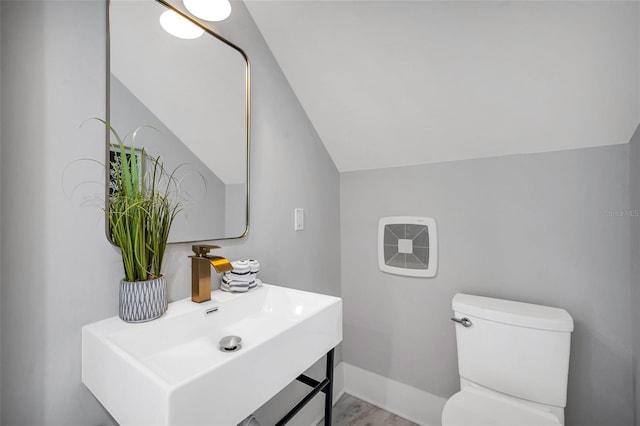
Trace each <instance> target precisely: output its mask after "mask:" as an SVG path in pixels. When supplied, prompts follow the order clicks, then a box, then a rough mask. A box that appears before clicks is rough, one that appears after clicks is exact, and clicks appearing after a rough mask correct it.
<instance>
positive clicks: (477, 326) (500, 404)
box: [442, 294, 573, 426]
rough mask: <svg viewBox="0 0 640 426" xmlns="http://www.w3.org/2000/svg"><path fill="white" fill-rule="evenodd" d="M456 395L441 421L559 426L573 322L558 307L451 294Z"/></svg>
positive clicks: (447, 425) (460, 425)
mask: <svg viewBox="0 0 640 426" xmlns="http://www.w3.org/2000/svg"><path fill="white" fill-rule="evenodd" d="M452 306H453V311H454V312H455V317H454V318H452V319H453V320H454V321H456V322H457V324H456V340H457V344H458V370H459V372H460V388H461V390H460V392H458V393H456V394H455V395H453V396H452V397H451V398H449V400H448V401H447V403H446V404H445V406H444V409H443V411H442V426H543V425H544V426H547V425H556V426H557V425H564V407H565V406H566V405H567V376H568V373H569V351H570V344H571V332H572V331H573V319H572V318H571V316H570V315H569V313H568V312H567V311H565V310H564V309H558V308H550V307H547V306H540V305H532V304H529V303H521V302H513V301H510V300H502V299H493V298H489V297H480V296H472V295H469V294H456V295H455V297H454V298H453V302H452Z"/></svg>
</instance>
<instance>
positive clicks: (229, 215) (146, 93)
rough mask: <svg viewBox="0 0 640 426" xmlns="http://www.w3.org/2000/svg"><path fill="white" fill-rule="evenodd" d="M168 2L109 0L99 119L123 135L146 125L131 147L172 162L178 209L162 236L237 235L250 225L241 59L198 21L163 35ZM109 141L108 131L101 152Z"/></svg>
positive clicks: (245, 79) (245, 82) (245, 64)
mask: <svg viewBox="0 0 640 426" xmlns="http://www.w3.org/2000/svg"><path fill="white" fill-rule="evenodd" d="M169 8H170V6H169V5H168V4H167V3H165V2H164V1H151V0H150V1H119V0H111V1H110V2H109V26H108V28H109V38H108V39H109V49H108V58H107V67H108V84H107V121H108V122H109V123H110V124H111V126H112V127H113V128H114V129H116V130H117V131H118V132H119V133H120V135H121V136H124V135H125V134H127V132H132V131H134V130H135V129H136V128H139V127H141V126H150V127H148V128H143V129H141V130H140V131H139V132H138V134H137V136H136V140H135V146H136V148H144V149H145V151H146V152H147V153H148V154H149V155H150V156H152V157H161V158H162V160H163V161H164V166H165V169H166V170H168V171H172V170H174V169H175V168H176V167H179V168H178V171H177V174H176V178H177V181H178V182H179V187H178V188H179V190H178V194H177V195H178V199H179V201H180V202H181V204H182V205H183V211H182V212H181V213H180V214H179V215H178V217H177V218H176V220H175V222H174V224H173V227H172V228H171V233H170V235H169V242H170V243H176V242H194V241H206V240H222V239H231V238H241V237H243V236H245V235H246V233H247V231H248V227H249V120H250V114H249V111H250V109H249V99H250V98H249V87H250V82H249V61H248V59H247V56H246V54H245V53H244V52H243V51H242V50H241V49H240V48H238V47H237V46H235V45H234V44H232V43H231V42H229V41H227V40H225V39H223V38H222V37H220V36H219V35H217V34H215V33H213V32H212V31H211V30H209V29H206V28H205V27H202V26H200V25H199V24H197V23H196V21H192V23H194V24H196V25H198V26H199V27H200V28H201V29H202V30H203V34H202V35H201V36H200V37H198V38H195V39H181V38H177V37H175V36H173V35H170V34H169V33H167V32H166V31H165V30H164V29H163V28H162V27H161V26H160V22H159V20H160V15H162V14H163V13H164V12H166V11H167V10H169ZM185 16H186V15H183V17H185ZM129 136H130V135H129ZM127 141H129V142H130V137H129V138H128V139H127ZM125 143H126V142H125ZM109 145H110V141H109V137H107V155H109ZM107 158H108V157H107ZM107 164H108V160H107ZM108 183H109V182H108V181H107V184H108ZM107 194H108V192H107ZM107 236H108V238H109V233H108V232H107Z"/></svg>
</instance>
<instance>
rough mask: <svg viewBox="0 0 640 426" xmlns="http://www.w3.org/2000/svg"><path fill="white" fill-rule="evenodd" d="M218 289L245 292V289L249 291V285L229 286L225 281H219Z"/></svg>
mask: <svg viewBox="0 0 640 426" xmlns="http://www.w3.org/2000/svg"><path fill="white" fill-rule="evenodd" d="M220 290H222V291H227V292H230V293H246V292H247V291H249V287H238V286H229V285H227V284H225V283H221V284H220Z"/></svg>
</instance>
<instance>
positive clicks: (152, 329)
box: [82, 284, 342, 426]
mask: <svg viewBox="0 0 640 426" xmlns="http://www.w3.org/2000/svg"><path fill="white" fill-rule="evenodd" d="M211 298H212V300H211V301H209V302H205V303H193V302H192V301H191V300H190V299H184V300H180V301H177V302H174V303H171V304H169V309H168V310H167V313H166V314H165V315H164V316H162V317H161V318H159V319H157V320H155V321H151V322H147V323H142V324H130V323H126V322H124V321H122V320H120V319H119V318H118V317H113V318H109V319H106V320H103V321H99V322H96V323H93V324H89V325H87V326H85V327H83V329H82V382H83V383H84V384H85V385H86V386H87V387H88V388H89V389H90V390H91V392H92V393H93V394H94V395H95V396H96V398H97V399H98V400H99V401H100V402H101V403H102V405H104V407H105V408H106V409H107V410H108V411H109V413H110V414H111V415H112V416H113V417H114V418H115V420H116V421H117V422H118V423H119V424H120V425H121V426H127V425H154V426H156V425H190V426H191V425H208V426H212V425H214V426H215V425H218V426H233V425H236V424H238V423H239V422H241V421H242V419H244V418H245V417H246V416H248V415H249V414H251V413H252V412H253V411H254V410H256V409H257V408H258V407H260V406H261V405H262V404H264V403H265V402H266V401H268V400H269V399H270V398H271V397H273V396H274V395H275V394H276V393H278V392H279V391H280V390H281V389H283V388H284V387H285V386H286V385H287V384H289V383H290V382H292V381H293V380H295V378H296V377H298V375H300V374H301V373H302V372H304V371H305V370H306V369H307V368H309V367H310V366H311V365H312V364H313V363H315V362H316V361H317V360H319V359H320V358H321V357H322V356H323V355H324V354H326V353H327V352H328V351H329V350H330V349H331V348H333V347H334V346H336V345H337V344H338V343H339V342H340V341H341V340H342V301H341V299H340V298H338V297H333V296H326V295H322V294H316V293H310V292H306V291H300V290H295V289H290V288H285V287H279V286H275V285H269V284H263V285H262V287H258V288H256V289H253V290H251V291H249V292H248V293H242V294H234V293H225V292H221V291H219V290H216V291H214V292H212V294H211ZM214 307H218V309H217V310H215V311H213V309H212V308H214ZM207 311H213V312H210V313H206V312H207ZM230 335H234V336H239V337H241V338H242V342H241V348H240V350H238V351H236V352H222V351H221V350H220V349H219V346H218V342H219V341H220V340H221V339H222V338H223V337H225V336H230ZM295 402H297V401H292V406H293V404H295Z"/></svg>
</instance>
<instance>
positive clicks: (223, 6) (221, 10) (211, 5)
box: [183, 0, 231, 21]
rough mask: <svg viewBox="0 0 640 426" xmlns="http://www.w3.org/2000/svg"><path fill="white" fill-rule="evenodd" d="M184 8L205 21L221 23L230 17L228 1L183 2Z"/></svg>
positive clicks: (203, 0) (187, 0) (185, 0)
mask: <svg viewBox="0 0 640 426" xmlns="http://www.w3.org/2000/svg"><path fill="white" fill-rule="evenodd" d="M183 2H184V7H186V8H187V10H188V11H189V12H191V13H193V14H194V15H195V16H197V17H198V18H201V19H204V20H205V21H222V20H224V19H227V18H228V17H229V15H231V3H229V0H183Z"/></svg>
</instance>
